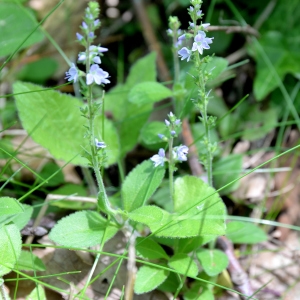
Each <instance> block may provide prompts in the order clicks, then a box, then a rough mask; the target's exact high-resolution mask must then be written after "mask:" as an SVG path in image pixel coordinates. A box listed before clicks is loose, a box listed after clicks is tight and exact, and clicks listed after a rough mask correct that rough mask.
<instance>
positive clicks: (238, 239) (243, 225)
mask: <svg viewBox="0 0 300 300" xmlns="http://www.w3.org/2000/svg"><path fill="white" fill-rule="evenodd" d="M226 236H227V237H228V238H229V239H230V240H231V241H232V242H233V243H235V244H256V243H261V242H264V241H266V240H267V239H268V236H267V235H266V233H265V232H264V231H263V230H262V229H260V228H259V227H258V226H256V225H254V224H252V223H248V222H239V221H233V222H229V223H228V224H227V230H226Z"/></svg>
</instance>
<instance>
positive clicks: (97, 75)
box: [66, 2, 110, 85]
mask: <svg viewBox="0 0 300 300" xmlns="http://www.w3.org/2000/svg"><path fill="white" fill-rule="evenodd" d="M98 14H99V8H98V6H96V5H94V3H93V2H90V4H89V7H88V8H87V9H86V10H85V17H84V21H83V22H82V26H81V27H80V28H81V29H82V33H83V34H80V33H78V32H77V33H76V37H77V40H78V41H79V43H80V44H81V45H83V46H84V47H86V50H85V51H84V52H80V53H79V54H78V63H82V64H85V65H86V66H87V73H84V72H81V71H79V70H78V68H76V66H75V64H72V66H71V68H70V69H69V71H67V72H66V79H68V81H72V80H74V82H76V81H77V80H78V78H79V77H81V76H85V77H86V84H87V85H91V84H93V83H96V84H98V85H100V84H107V83H110V81H109V80H108V78H109V74H108V73H107V72H106V71H104V70H103V69H101V68H100V67H99V65H100V64H101V56H102V55H103V54H102V53H103V52H106V51H108V49H107V48H104V47H101V46H100V45H98V46H95V45H92V43H93V41H94V39H95V38H96V36H95V34H94V31H95V30H96V29H97V28H99V27H100V24H101V23H100V20H99V19H96V18H97V16H98Z"/></svg>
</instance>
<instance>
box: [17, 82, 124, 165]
mask: <svg viewBox="0 0 300 300" xmlns="http://www.w3.org/2000/svg"><path fill="white" fill-rule="evenodd" d="M13 88H14V93H25V94H19V95H16V96H15V98H16V104H17V108H18V112H19V117H20V119H21V121H22V125H23V127H24V128H25V129H26V131H27V132H30V133H31V137H32V138H33V139H34V140H35V141H36V142H37V143H38V144H40V145H42V146H43V147H45V148H47V149H48V150H49V151H50V153H51V154H52V155H53V156H54V157H55V158H57V159H63V160H64V161H70V160H71V159H73V160H72V163H73V164H81V165H85V164H87V160H86V159H85V158H83V157H81V155H80V154H81V153H82V152H83V150H82V147H84V148H85V149H89V146H88V139H84V138H83V137H84V134H85V131H86V128H85V127H84V126H85V125H86V119H85V118H83V117H82V116H81V112H80V110H79V107H80V106H81V105H82V103H81V102H80V101H79V100H78V99H77V98H75V97H71V96H69V95H65V94H61V93H59V92H57V91H53V90H46V91H40V92H37V91H39V90H42V87H40V86H37V85H33V84H30V83H23V82H16V83H15V84H14V85H13ZM30 92H32V93H30ZM101 128H102V127H101V118H96V120H95V132H96V133H97V135H98V136H99V138H98V139H100V136H101V134H100V133H101ZM104 128H105V143H106V144H107V151H106V152H107V164H108V165H111V164H113V163H115V162H116V161H117V160H118V153H119V152H118V149H119V142H118V137H117V133H116V130H115V129H114V126H113V124H112V122H111V121H110V120H107V119H105V124H104ZM76 155H77V156H76ZM75 156H76V157H75Z"/></svg>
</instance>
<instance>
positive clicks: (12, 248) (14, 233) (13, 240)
mask: <svg viewBox="0 0 300 300" xmlns="http://www.w3.org/2000/svg"><path fill="white" fill-rule="evenodd" d="M0 237H1V238H0V249H1V251H0V277H2V276H3V275H5V274H7V273H9V272H10V271H11V270H12V269H13V267H14V266H15V264H16V262H17V260H18V258H19V256H20V254H21V247H22V240H21V235H20V231H19V229H18V227H17V226H16V225H15V224H8V225H4V226H2V227H1V228H0Z"/></svg>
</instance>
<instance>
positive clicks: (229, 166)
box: [213, 154, 243, 195]
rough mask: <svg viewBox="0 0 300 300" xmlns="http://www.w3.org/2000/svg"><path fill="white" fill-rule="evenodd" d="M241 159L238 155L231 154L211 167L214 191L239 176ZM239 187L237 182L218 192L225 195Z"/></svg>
mask: <svg viewBox="0 0 300 300" xmlns="http://www.w3.org/2000/svg"><path fill="white" fill-rule="evenodd" d="M242 164H243V157H242V155H239V154H232V155H228V156H226V157H223V158H221V159H220V160H219V161H217V162H215V163H214V165H213V174H214V185H215V187H216V189H219V188H221V187H223V186H224V185H226V184H228V183H229V182H231V181H233V180H234V179H236V178H238V177H239V176H240V173H241V171H242ZM238 187H239V181H237V182H235V183H233V184H231V185H230V186H228V187H226V188H224V189H223V190H221V191H220V194H221V195H226V194H228V193H230V192H232V191H234V190H236V189H237V188H238Z"/></svg>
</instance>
